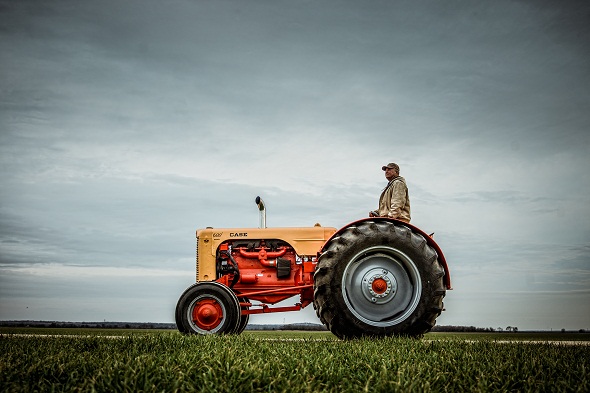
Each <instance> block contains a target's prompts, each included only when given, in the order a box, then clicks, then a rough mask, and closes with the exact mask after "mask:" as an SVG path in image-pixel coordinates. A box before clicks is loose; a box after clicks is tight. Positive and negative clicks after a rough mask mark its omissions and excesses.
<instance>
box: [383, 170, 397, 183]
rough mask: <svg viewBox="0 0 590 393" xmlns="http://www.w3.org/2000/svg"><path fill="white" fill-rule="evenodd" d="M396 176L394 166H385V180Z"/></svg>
mask: <svg viewBox="0 0 590 393" xmlns="http://www.w3.org/2000/svg"><path fill="white" fill-rule="evenodd" d="M396 176H397V172H396V171H395V169H394V168H385V177H386V178H387V180H390V181H391V179H393V178H394V177H396Z"/></svg>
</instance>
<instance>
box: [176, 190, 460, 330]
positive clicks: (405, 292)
mask: <svg viewBox="0 0 590 393" xmlns="http://www.w3.org/2000/svg"><path fill="white" fill-rule="evenodd" d="M256 204H257V206H258V209H259V211H260V227H259V228H240V229H236V228H231V229H220V228H210V227H209V228H206V229H199V230H197V252H196V254H197V261H196V283H195V284H193V285H192V286H190V287H189V288H187V289H186V290H185V291H184V293H183V294H182V295H181V296H180V299H179V300H178V304H177V305H176V313H175V317H176V325H177V327H178V330H179V331H180V332H182V333H186V334H228V333H229V334H239V333H241V332H242V331H243V330H244V329H245V327H246V325H247V324H248V319H249V317H250V315H251V314H261V313H273V312H284V311H298V310H301V309H302V308H304V307H307V306H308V305H310V304H313V307H314V308H315V310H316V314H317V316H318V317H319V319H320V321H321V322H322V323H323V324H324V325H326V327H327V328H328V329H329V330H330V331H331V332H332V333H333V334H335V335H336V336H338V337H340V338H345V339H349V338H357V337H362V336H391V335H408V336H421V335H422V334H424V333H426V332H428V331H429V330H430V329H431V328H432V327H433V326H434V324H435V323H436V318H437V317H438V316H439V315H440V313H441V312H442V310H443V298H444V296H445V293H446V290H447V289H451V279H450V275H449V269H448V266H447V263H446V261H445V258H444V256H443V253H442V251H441V250H440V248H439V246H438V245H437V244H436V243H435V242H434V240H433V239H432V237H431V236H429V235H427V234H426V233H424V232H423V231H422V230H420V229H418V228H416V227H415V226H413V225H410V224H407V223H405V222H401V221H398V220H394V219H388V218H374V217H373V218H367V219H362V220H359V221H355V222H353V223H351V224H348V225H346V226H345V227H343V228H341V229H339V230H337V229H336V228H327V227H322V226H320V225H319V224H316V225H315V226H314V227H309V228H267V227H266V210H265V206H264V202H263V201H262V199H260V197H257V198H256ZM296 296H297V297H298V301H297V302H295V304H293V305H289V306H276V304H277V303H279V302H281V301H284V300H287V299H289V298H293V297H296Z"/></svg>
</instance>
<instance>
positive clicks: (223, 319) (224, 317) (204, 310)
mask: <svg viewBox="0 0 590 393" xmlns="http://www.w3.org/2000/svg"><path fill="white" fill-rule="evenodd" d="M240 314H241V310H240V303H239V302H238V298H237V297H236V295H235V294H234V293H233V292H232V291H231V290H230V289H229V288H228V287H226V286H225V285H221V284H219V283H217V282H206V283H197V284H194V285H192V286H190V287H189V288H187V290H186V291H184V293H183V294H182V296H181V297H180V299H179V300H178V304H177V305H176V325H177V327H178V330H179V331H180V332H181V333H185V334H230V333H234V332H235V331H236V330H237V328H238V325H239V323H240Z"/></svg>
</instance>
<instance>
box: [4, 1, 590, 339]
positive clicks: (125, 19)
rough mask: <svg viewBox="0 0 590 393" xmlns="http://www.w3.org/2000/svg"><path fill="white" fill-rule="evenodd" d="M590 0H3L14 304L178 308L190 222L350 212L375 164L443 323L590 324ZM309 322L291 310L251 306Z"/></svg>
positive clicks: (7, 315)
mask: <svg viewBox="0 0 590 393" xmlns="http://www.w3.org/2000/svg"><path fill="white" fill-rule="evenodd" d="M589 26H590V4H588V2H587V1H569V0H566V1H560V2H555V1H533V0H530V1H526V0H522V1H508V0H498V1H494V2H473V1H467V0H465V1H462V0H455V1H444V2H442V1H434V0H432V1H371V2H361V1H298V0H292V1H204V0H203V1H189V0H186V1H167V2H161V1H125V2H121V1H116V0H112V1H100V2H97V1H73V0H72V1H51V2H49V1H46V2H43V1H18V2H16V1H0V93H1V94H0V184H1V187H0V320H11V319H19V320H20V319H32V320H59V321H103V320H107V321H139V322H173V320H174V318H173V313H174V308H175V306H176V301H177V299H178V297H179V296H180V294H181V293H182V291H183V290H184V289H185V288H186V287H188V286H189V285H190V284H191V283H193V280H194V258H195V256H194V253H195V250H194V249H195V230H196V229H197V228H203V227H206V226H213V227H256V226H257V225H258V210H257V209H256V206H255V204H254V199H255V197H256V196H257V195H260V196H262V198H263V199H264V200H265V202H266V205H267V208H268V213H267V223H268V225H269V226H274V227H280V226H310V225H313V224H315V223H316V222H320V223H321V224H322V225H324V226H333V227H341V226H343V225H345V224H347V223H348V222H351V221H354V220H356V219H359V218H362V217H365V216H366V215H367V212H368V211H369V210H371V209H374V208H376V206H377V200H378V197H379V194H380V191H381V190H382V188H383V187H384V185H385V179H384V175H383V172H382V171H381V169H380V168H381V166H382V165H383V164H385V163H388V162H391V161H394V162H397V163H398V164H399V165H400V167H401V175H402V176H404V177H405V178H406V180H407V183H408V186H409V189H410V197H411V201H412V216H413V217H412V223H413V224H415V225H417V226H419V227H421V228H423V229H424V230H425V231H427V232H428V233H430V232H435V239H436V240H437V242H438V243H439V245H440V246H441V248H442V249H443V251H444V252H445V256H446V258H447V260H448V262H449V266H450V269H451V276H452V280H453V286H454V288H455V289H454V290H452V291H449V292H447V297H446V298H445V305H446V309H447V311H446V312H444V313H443V314H442V315H441V317H440V318H439V320H438V323H439V324H441V325H474V326H479V327H494V328H497V327H500V326H501V327H506V326H508V325H510V326H518V327H519V329H521V330H526V329H561V328H566V329H582V328H584V329H590V203H589V202H590V197H589V195H590V172H589V169H590V132H589V130H590V52H589V51H588V48H589V47H590V27H589ZM283 321H285V322H296V321H306V322H317V323H319V320H318V319H317V318H316V317H315V313H314V311H313V308H312V307H311V306H310V307H308V308H307V309H305V310H304V311H302V312H299V313H281V314H274V315H264V316H262V315H257V316H253V317H252V318H251V323H272V322H283Z"/></svg>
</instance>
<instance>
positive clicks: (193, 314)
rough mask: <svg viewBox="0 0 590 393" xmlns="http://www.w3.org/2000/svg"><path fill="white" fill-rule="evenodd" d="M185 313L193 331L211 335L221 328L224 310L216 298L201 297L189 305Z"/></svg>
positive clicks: (210, 296) (209, 296)
mask: <svg viewBox="0 0 590 393" xmlns="http://www.w3.org/2000/svg"><path fill="white" fill-rule="evenodd" d="M187 313H188V315H187V316H188V318H187V319H188V321H189V323H190V324H191V326H192V327H193V329H195V331H197V332H198V333H201V334H209V333H211V334H212V333H216V332H217V331H219V330H220V329H221V327H222V326H223V320H224V317H225V315H226V309H225V306H224V305H223V303H222V302H221V301H220V300H219V298H217V297H216V296H213V295H201V296H198V297H196V298H195V299H194V300H193V301H192V302H191V303H190V305H189V307H188V309H187Z"/></svg>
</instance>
